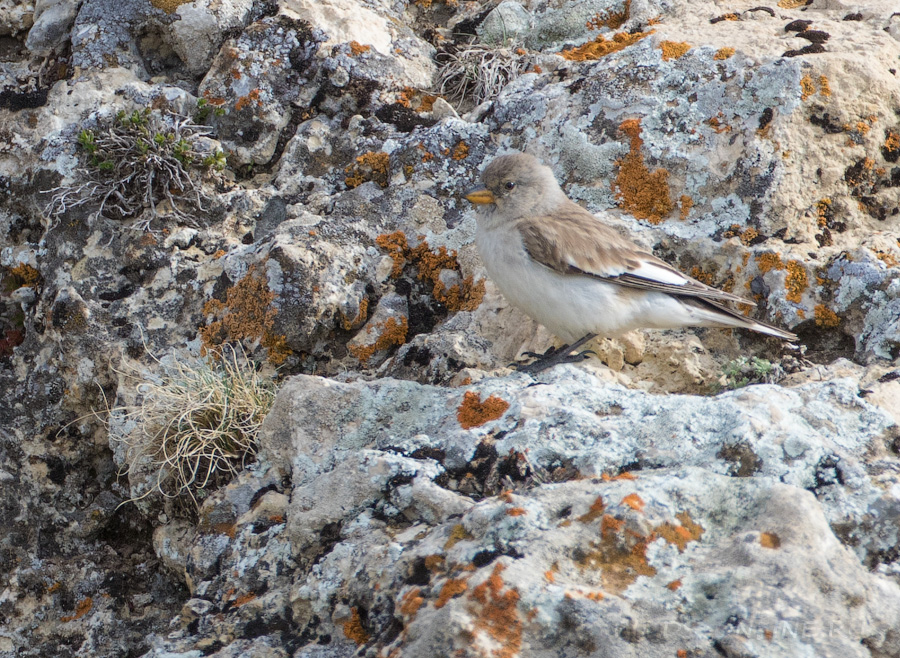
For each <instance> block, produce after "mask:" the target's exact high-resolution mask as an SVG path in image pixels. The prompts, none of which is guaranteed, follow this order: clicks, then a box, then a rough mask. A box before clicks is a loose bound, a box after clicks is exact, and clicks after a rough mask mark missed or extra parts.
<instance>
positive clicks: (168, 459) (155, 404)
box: [110, 346, 275, 506]
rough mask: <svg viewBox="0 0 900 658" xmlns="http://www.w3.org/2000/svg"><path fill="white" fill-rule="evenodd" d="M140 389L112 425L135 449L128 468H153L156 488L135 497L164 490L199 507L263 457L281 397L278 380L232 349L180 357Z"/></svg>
mask: <svg viewBox="0 0 900 658" xmlns="http://www.w3.org/2000/svg"><path fill="white" fill-rule="evenodd" d="M138 392H139V393H140V395H141V397H140V398H139V401H138V402H137V403H136V405H135V406H133V407H117V408H115V409H113V410H112V411H111V415H112V416H113V417H115V420H116V422H115V423H112V422H111V423H110V425H111V429H112V431H111V433H110V434H111V436H112V438H113V439H114V440H116V441H120V442H121V443H123V444H125V445H126V447H127V449H128V472H135V471H137V470H141V471H142V472H146V471H147V470H148V469H149V470H150V472H151V478H150V479H151V482H152V484H151V485H150V488H149V489H148V491H147V492H146V493H144V494H143V495H141V496H138V497H137V498H136V499H135V500H139V499H142V498H145V497H147V496H149V495H151V494H160V495H162V496H164V497H166V498H176V497H186V498H189V499H190V500H191V501H193V503H194V504H195V505H197V506H199V502H200V500H202V499H203V498H204V497H205V496H206V494H207V493H208V491H210V490H212V489H215V488H217V487H219V486H221V485H223V484H225V483H226V482H228V481H229V480H231V479H232V478H233V477H234V476H235V475H237V474H238V473H239V472H240V471H241V469H243V468H244V467H246V466H247V465H248V464H250V463H253V462H254V461H255V460H256V451H257V434H258V432H259V428H260V426H261V425H262V421H263V419H264V418H265V417H266V414H267V413H268V412H269V410H270V409H271V408H272V403H273V401H274V399H275V386H274V384H273V383H272V381H271V380H269V379H268V378H266V377H264V376H262V375H261V374H260V373H259V372H257V370H256V368H255V367H254V364H253V362H252V361H250V360H249V358H248V357H247V355H246V354H245V353H244V351H243V349H238V350H235V349H234V348H233V347H231V346H222V347H221V348H220V349H218V350H216V351H210V352H209V353H208V354H207V356H206V357H205V358H203V359H192V360H190V361H186V362H180V361H176V362H175V364H174V365H172V366H170V367H168V368H167V369H166V372H165V374H164V375H163V376H162V377H160V378H159V379H156V380H154V381H146V380H145V381H144V382H143V383H141V384H139V385H138ZM129 429H130V431H129Z"/></svg>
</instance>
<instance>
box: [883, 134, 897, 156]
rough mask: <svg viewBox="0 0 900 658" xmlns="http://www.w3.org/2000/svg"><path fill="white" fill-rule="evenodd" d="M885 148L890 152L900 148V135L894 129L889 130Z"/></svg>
mask: <svg viewBox="0 0 900 658" xmlns="http://www.w3.org/2000/svg"><path fill="white" fill-rule="evenodd" d="M884 150H885V151H887V152H888V153H893V152H894V151H898V150H900V135H898V134H897V133H895V132H894V131H893V130H888V132H887V137H886V138H885V140H884Z"/></svg>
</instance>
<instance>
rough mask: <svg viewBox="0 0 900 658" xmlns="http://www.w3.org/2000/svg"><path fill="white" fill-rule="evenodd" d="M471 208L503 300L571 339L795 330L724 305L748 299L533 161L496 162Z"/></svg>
mask: <svg viewBox="0 0 900 658" xmlns="http://www.w3.org/2000/svg"><path fill="white" fill-rule="evenodd" d="M482 181H483V186H482V187H480V188H477V189H475V190H472V191H471V192H469V193H468V194H467V195H466V198H467V199H468V200H469V201H471V202H472V203H474V204H476V207H477V218H478V227H477V231H476V244H477V246H478V250H479V253H480V254H481V258H482V260H483V261H484V264H485V269H487V272H488V275H489V276H490V277H491V279H492V280H493V281H494V282H495V283H496V284H497V286H498V287H499V288H500V291H501V292H502V293H503V294H504V296H505V297H506V298H507V300H508V301H509V302H510V303H511V304H512V305H513V306H516V307H518V308H519V309H521V310H522V311H524V312H525V313H526V314H527V315H529V316H530V317H532V318H533V319H535V320H537V321H538V322H540V323H541V324H543V325H544V326H546V327H547V328H548V329H550V331H552V332H553V333H555V334H556V335H557V336H559V337H560V338H562V339H563V340H566V341H568V342H571V341H574V340H576V339H579V338H582V337H583V336H585V335H590V334H601V335H604V336H615V335H618V334H622V333H624V332H627V331H630V330H632V329H637V328H641V327H648V328H658V329H674V328H681V327H690V326H705V327H739V328H745V329H751V330H753V331H758V332H760V333H765V334H769V335H772V336H777V337H779V338H784V339H787V340H794V339H795V338H796V336H795V335H794V334H792V333H790V332H788V331H784V330H782V329H779V328H778V327H774V326H772V325H770V324H767V323H765V322H760V321H757V320H753V319H751V318H747V317H744V316H743V315H741V314H740V313H739V312H737V311H735V310H733V309H731V308H729V307H727V306H725V305H724V304H723V303H724V302H739V303H745V304H753V302H752V301H750V300H747V299H744V298H742V297H738V296H737V295H733V294H731V293H728V292H724V291H722V290H717V289H715V288H711V287H710V286H707V285H705V284H703V283H701V282H700V281H697V280H696V279H693V278H691V277H689V276H687V275H685V274H682V273H681V272H679V271H678V270H676V269H675V268H673V267H671V266H670V265H668V264H667V263H666V262H664V261H662V260H660V259H659V258H657V257H656V256H654V255H653V254H651V253H649V252H647V251H645V250H643V249H641V248H640V247H638V246H637V245H636V244H635V243H633V242H632V241H631V240H629V239H627V238H626V237H624V236H622V235H620V234H619V233H617V232H616V231H615V230H613V229H612V228H610V227H609V226H606V225H604V224H603V223H601V222H600V221H599V220H598V219H597V218H596V217H594V216H593V215H591V214H590V213H589V212H587V211H586V210H585V209H584V208H582V207H581V206H579V205H578V204H576V203H574V202H572V201H571V200H569V199H568V198H567V197H566V195H565V193H564V192H563V191H562V189H561V188H560V187H559V184H558V183H557V182H556V179H555V178H554V176H553V172H552V171H551V170H550V169H549V168H548V167H545V166H544V165H542V164H541V163H540V162H538V161H537V159H535V158H534V157H532V156H530V155H527V154H524V153H517V154H512V155H504V156H500V157H498V158H495V159H494V160H492V161H491V163H490V164H489V165H488V166H487V168H486V169H485V170H484V174H483V176H482Z"/></svg>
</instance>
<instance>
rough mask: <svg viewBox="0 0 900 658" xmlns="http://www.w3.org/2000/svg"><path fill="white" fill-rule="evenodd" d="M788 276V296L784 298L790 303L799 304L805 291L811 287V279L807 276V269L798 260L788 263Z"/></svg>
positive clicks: (786, 283) (786, 286) (786, 281)
mask: <svg viewBox="0 0 900 658" xmlns="http://www.w3.org/2000/svg"><path fill="white" fill-rule="evenodd" d="M787 271H788V273H787V276H786V277H785V279H784V285H785V288H787V294H786V295H785V296H784V298H785V299H786V300H788V301H789V302H794V303H795V304H799V303H800V300H801V298H802V297H803V291H804V290H806V289H807V288H808V287H809V278H808V277H807V276H806V268H805V267H803V263H801V262H800V261H797V260H792V261H788V264H787Z"/></svg>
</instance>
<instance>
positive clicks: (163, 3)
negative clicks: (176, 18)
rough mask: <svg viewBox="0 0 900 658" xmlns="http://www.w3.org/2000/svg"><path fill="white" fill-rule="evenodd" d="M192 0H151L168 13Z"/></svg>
mask: <svg viewBox="0 0 900 658" xmlns="http://www.w3.org/2000/svg"><path fill="white" fill-rule="evenodd" d="M188 2H191V0H150V4H151V5H153V6H154V7H156V8H157V9H162V10H163V11H164V12H166V13H167V14H171V13H174V11H175V10H176V9H178V8H179V7H180V6H181V5H184V4H187V3H188Z"/></svg>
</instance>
